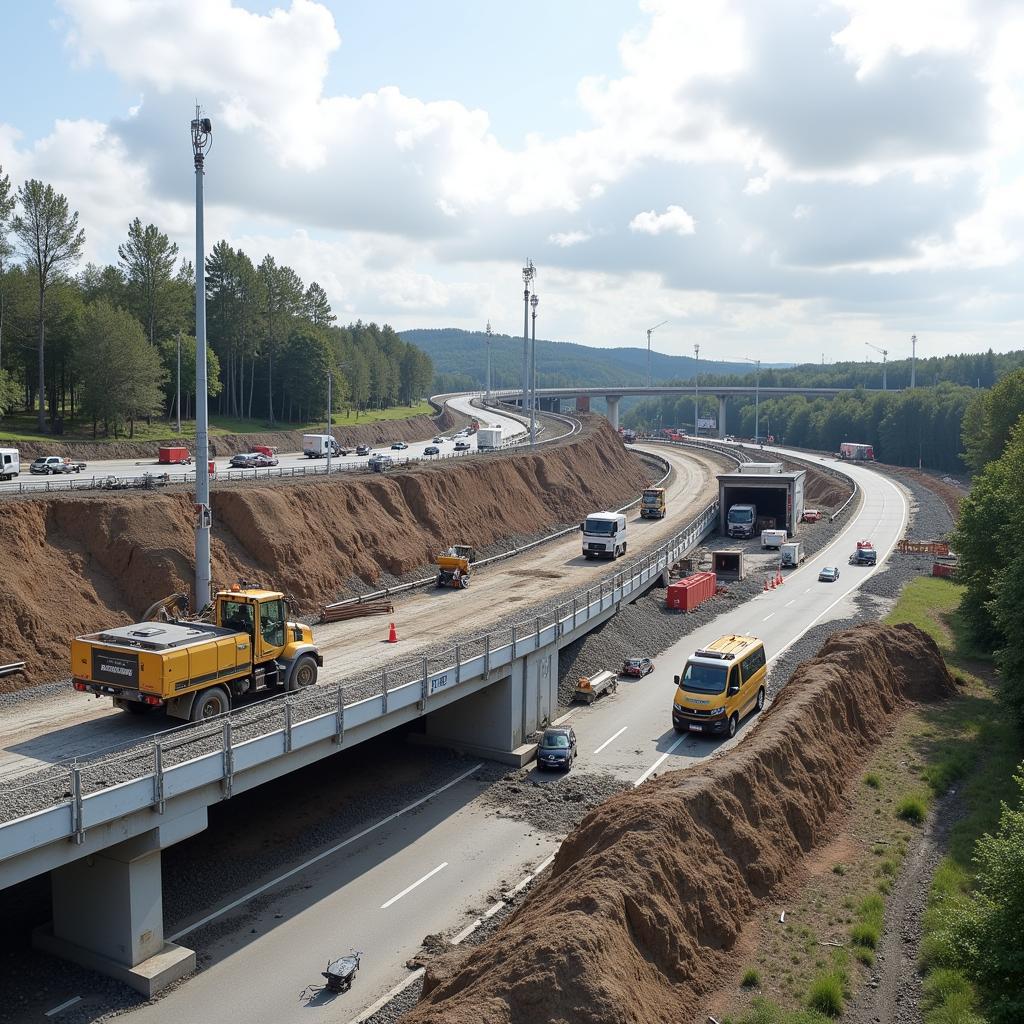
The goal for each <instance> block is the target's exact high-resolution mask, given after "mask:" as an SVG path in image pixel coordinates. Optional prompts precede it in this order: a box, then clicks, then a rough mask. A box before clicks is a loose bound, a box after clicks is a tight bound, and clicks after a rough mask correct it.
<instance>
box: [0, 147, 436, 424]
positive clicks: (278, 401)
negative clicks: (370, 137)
mask: <svg viewBox="0 0 1024 1024" xmlns="http://www.w3.org/2000/svg"><path fill="white" fill-rule="evenodd" d="M84 246H85V231H84V229H83V228H81V227H80V226H79V216H78V212H77V211H74V210H72V209H71V208H70V205H69V203H68V200H67V198H66V197H65V196H63V195H61V194H60V193H58V192H56V191H55V190H54V189H53V187H52V186H50V185H48V184H45V183H43V182H41V181H37V180H35V179H30V180H28V181H26V182H25V183H24V184H23V185H21V186H20V187H19V188H17V189H15V188H14V187H13V186H12V184H11V181H10V178H9V176H8V175H5V174H4V173H3V168H2V167H0V415H8V414H11V413H13V412H15V411H17V410H18V409H22V410H25V411H27V412H34V413H35V417H36V423H37V429H38V430H39V431H40V432H45V431H47V430H49V431H56V432H62V431H63V429H64V425H65V419H68V420H70V421H71V422H75V423H86V424H88V423H91V424H92V428H93V432H94V434H95V433H97V432H98V431H100V430H102V432H103V433H111V432H112V433H113V434H114V435H115V436H117V435H118V434H119V433H120V432H121V431H123V430H127V432H128V434H129V436H131V434H132V433H133V432H134V425H135V422H136V421H137V420H139V419H143V418H145V419H147V420H149V419H151V418H152V417H156V416H161V415H166V416H168V417H170V416H171V415H172V414H173V413H174V412H175V406H176V399H177V395H178V388H177V380H178V367H179V363H180V380H181V388H180V396H181V403H182V405H181V414H182V416H183V417H184V418H185V419H189V418H191V415H192V405H193V400H194V391H195V355H196V341H195V338H194V336H193V333H192V332H193V330H194V325H195V287H196V283H195V268H194V267H193V265H192V263H191V262H190V261H189V260H188V259H185V258H181V257H180V256H179V252H178V246H177V245H176V244H175V243H174V242H172V241H171V240H170V239H169V238H168V236H167V235H166V234H165V233H164V232H162V231H161V230H160V229H159V228H158V227H157V226H156V225H155V224H146V225H144V224H143V223H142V222H141V220H140V219H139V218H135V219H134V220H133V221H132V222H131V223H130V224H129V225H128V231H127V236H126V238H125V240H124V241H123V242H122V243H121V244H120V245H119V246H118V250H117V254H118V260H117V262H116V263H114V264H110V265H107V266H97V265H95V264H91V263H90V264H87V265H86V266H85V267H83V268H80V267H79V264H80V262H81V258H82V253H83V250H84ZM205 283H206V301H207V337H208V341H209V345H208V352H207V359H208V364H207V377H208V381H209V397H210V399H212V400H214V402H213V405H212V411H213V412H215V413H219V414H221V415H224V416H232V417H235V418H237V419H242V420H260V421H263V422H266V423H271V424H273V423H277V422H301V423H306V422H311V421H313V420H315V419H320V418H326V415H327V396H328V377H330V381H331V388H330V393H331V404H332V412H336V411H339V410H348V411H350V412H351V411H355V413H356V415H357V417H358V414H359V413H360V412H362V411H365V410H367V409H371V408H375V409H381V408H387V407H391V406H395V405H411V404H413V403H415V402H416V401H417V400H419V399H420V398H422V397H424V396H426V395H427V394H428V392H429V389H430V384H431V379H432V377H433V366H432V364H431V361H430V359H429V357H428V356H427V355H426V354H425V353H423V352H421V351H420V350H419V349H417V348H416V347H415V346H413V345H411V344H409V343H407V342H405V341H403V340H402V339H401V338H400V337H399V336H398V335H397V334H396V333H395V332H394V331H393V330H392V329H391V328H390V327H389V326H388V325H384V326H382V327H379V326H378V325H376V324H373V323H369V324H365V323H363V322H362V321H357V322H356V323H353V324H349V325H348V326H347V327H342V326H339V325H338V324H337V323H336V320H337V318H336V316H335V315H334V313H333V312H332V310H331V306H330V302H329V301H328V298H327V294H326V292H325V291H324V289H323V288H322V287H321V286H320V285H319V284H318V283H317V282H315V281H313V282H311V283H310V284H309V285H306V284H305V283H304V282H303V281H302V279H301V278H300V277H299V275H298V274H297V273H296V272H295V271H294V270H293V269H292V268H291V267H288V266H284V265H281V264H278V263H277V261H276V260H275V259H274V257H273V256H271V255H267V256H265V257H264V258H263V259H262V260H261V261H260V262H259V263H258V264H257V263H254V262H253V260H252V259H251V258H250V257H249V256H247V255H246V254H245V253H244V252H242V251H241V250H240V249H239V250H235V249H232V248H231V246H230V245H229V244H228V243H227V242H226V241H221V242H218V243H217V244H216V245H215V246H214V247H213V249H212V251H211V252H210V254H209V256H208V257H207V260H206V267H205Z"/></svg>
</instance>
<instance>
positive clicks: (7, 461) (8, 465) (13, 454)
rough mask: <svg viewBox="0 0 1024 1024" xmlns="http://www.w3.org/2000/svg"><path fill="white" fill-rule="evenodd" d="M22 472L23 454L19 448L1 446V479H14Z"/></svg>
mask: <svg viewBox="0 0 1024 1024" xmlns="http://www.w3.org/2000/svg"><path fill="white" fill-rule="evenodd" d="M20 472H21V455H20V453H19V452H18V449H17V448H0V480H13V479H14V478H15V477H16V476H17V475H18V474H19V473H20Z"/></svg>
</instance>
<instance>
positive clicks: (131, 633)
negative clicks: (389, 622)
mask: <svg viewBox="0 0 1024 1024" xmlns="http://www.w3.org/2000/svg"><path fill="white" fill-rule="evenodd" d="M212 609H213V622H206V621H199V620H192V619H184V620H179V619H171V620H170V621H145V622H137V623H134V624H133V625H131V626H117V627H115V628H113V629H107V630H101V631H99V632H98V633H89V634H87V635H85V636H80V637H76V638H75V639H74V640H72V641H71V676H72V685H73V686H74V688H75V689H76V690H78V691H79V692H80V693H93V694H95V695H96V696H97V697H100V696H108V697H113V699H114V705H115V706H116V707H118V708H121V709H122V710H123V711H130V712H133V713H135V714H142V713H144V712H147V711H153V710H156V709H160V710H162V711H164V712H165V713H166V714H167V715H169V716H170V717H171V718H181V719H185V720H186V721H193V722H199V721H202V720H203V719H206V718H213V717H215V716H216V715H220V714H222V713H223V712H225V711H228V710H230V708H231V705H232V703H233V700H234V699H235V698H237V697H241V696H242V695H243V694H246V693H250V692H255V691H257V690H298V689H300V688H302V687H306V686H312V685H313V684H314V683H315V682H316V678H317V669H318V668H320V667H322V666H323V663H324V661H323V656H322V655H321V654H320V652H319V651H318V650H317V648H316V645H315V644H314V643H313V631H312V630H311V629H310V628H309V626H307V625H305V624H303V623H301V622H290V621H288V620H287V618H286V616H287V612H288V602H287V600H286V599H285V597H284V595H283V594H281V593H279V592H277V591H272V590H261V589H258V588H247V589H241V588H233V589H231V590H222V591H219V592H218V593H217V595H216V596H215V597H214V600H213V606H212Z"/></svg>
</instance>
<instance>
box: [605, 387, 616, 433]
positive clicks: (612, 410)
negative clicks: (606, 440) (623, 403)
mask: <svg viewBox="0 0 1024 1024" xmlns="http://www.w3.org/2000/svg"><path fill="white" fill-rule="evenodd" d="M605 401H606V402H607V403H608V422H609V423H611V425H612V430H618V429H619V396H618V395H608V396H607V397H606V398H605Z"/></svg>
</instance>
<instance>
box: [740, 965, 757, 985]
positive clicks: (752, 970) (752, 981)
mask: <svg viewBox="0 0 1024 1024" xmlns="http://www.w3.org/2000/svg"><path fill="white" fill-rule="evenodd" d="M740 985H741V986H742V987H743V988H760V987H761V972H760V971H759V970H758V969H757V968H756V967H748V968H747V969H746V970H745V971H744V972H743V980H742V981H741V982H740Z"/></svg>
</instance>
